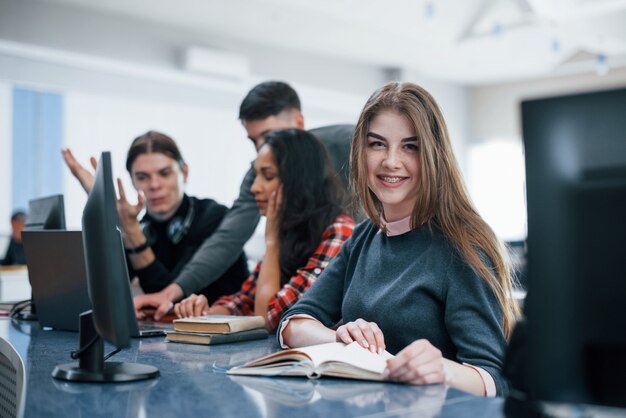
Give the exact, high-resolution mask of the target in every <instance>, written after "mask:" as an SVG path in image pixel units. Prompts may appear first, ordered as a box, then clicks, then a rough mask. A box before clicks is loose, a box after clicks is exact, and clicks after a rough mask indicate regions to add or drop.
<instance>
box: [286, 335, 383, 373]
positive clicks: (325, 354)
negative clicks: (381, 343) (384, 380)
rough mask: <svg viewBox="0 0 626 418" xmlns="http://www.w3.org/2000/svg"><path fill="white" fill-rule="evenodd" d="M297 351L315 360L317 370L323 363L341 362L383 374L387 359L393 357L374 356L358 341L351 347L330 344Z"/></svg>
mask: <svg viewBox="0 0 626 418" xmlns="http://www.w3.org/2000/svg"><path fill="white" fill-rule="evenodd" d="M297 351H301V352H303V353H306V354H307V355H308V356H309V357H310V358H311V359H312V360H313V365H314V366H315V367H316V368H317V367H319V366H320V365H321V364H323V363H328V362H340V363H346V364H350V365H353V366H356V367H359V368H361V369H363V370H368V371H371V372H374V373H382V372H383V370H385V367H387V359H390V358H392V357H393V356H392V355H391V354H390V353H389V352H387V351H385V352H384V353H383V354H374V353H372V352H371V351H369V350H367V349H365V348H363V347H361V346H360V345H359V344H358V343H357V342H356V341H355V342H353V343H352V344H349V345H345V344H343V343H328V344H319V345H313V346H309V347H301V348H299V349H298V350H297Z"/></svg>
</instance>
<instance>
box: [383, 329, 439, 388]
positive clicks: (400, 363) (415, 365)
mask: <svg viewBox="0 0 626 418" xmlns="http://www.w3.org/2000/svg"><path fill="white" fill-rule="evenodd" d="M387 370H388V374H387V376H388V378H389V379H390V380H395V381H398V382H405V383H412V384H431V383H443V382H445V377H446V371H445V365H444V362H443V355H442V353H441V351H440V350H439V349H437V348H436V347H434V346H433V345H432V344H431V343H430V342H429V341H428V340H417V341H415V342H413V343H412V344H410V345H409V346H407V347H405V348H404V349H403V350H402V351H400V352H399V353H398V355H397V356H396V357H394V358H392V359H389V360H388V361H387Z"/></svg>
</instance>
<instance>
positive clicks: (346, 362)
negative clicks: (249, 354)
mask: <svg viewBox="0 0 626 418" xmlns="http://www.w3.org/2000/svg"><path fill="white" fill-rule="evenodd" d="M392 357H393V356H392V355H391V354H389V353H388V352H386V351H385V352H384V353H383V354H374V353H372V352H370V351H369V350H367V349H365V348H363V347H361V346H360V345H359V344H358V343H356V342H353V343H352V344H349V345H345V344H343V343H328V344H319V345H313V346H309V347H301V348H298V349H292V350H285V351H280V352H278V353H274V354H270V355H268V356H265V357H261V358H260V359H257V360H253V361H251V362H249V363H246V364H244V365H242V366H239V367H233V368H232V369H230V370H229V371H228V374H230V375H248V376H302V377H308V378H309V379H316V378H319V377H321V376H329V377H341V378H346V379H359V380H374V381H382V380H384V379H383V371H384V370H385V368H386V367H387V360H388V359H390V358H392Z"/></svg>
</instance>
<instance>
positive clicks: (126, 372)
mask: <svg viewBox="0 0 626 418" xmlns="http://www.w3.org/2000/svg"><path fill="white" fill-rule="evenodd" d="M92 315H93V314H92V311H91V310H89V311H87V312H83V313H82V314H81V315H80V324H79V341H80V347H81V348H80V349H79V353H78V354H77V355H76V357H78V363H67V364H60V365H58V366H56V367H55V368H54V370H53V371H52V377H54V378H55V379H60V380H67V381H70V382H93V383H115V382H133V381H136V380H145V379H152V378H154V377H157V376H158V375H159V369H157V368H156V367H153V366H149V365H147V364H139V363H124V362H117V361H109V362H105V361H104V340H103V339H102V337H101V336H100V335H98V332H97V331H96V329H95V327H94V325H93V320H92Z"/></svg>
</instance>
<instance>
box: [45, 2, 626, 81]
mask: <svg viewBox="0 0 626 418" xmlns="http://www.w3.org/2000/svg"><path fill="white" fill-rule="evenodd" d="M45 1H47V2H50V3H63V4H69V5H74V6H78V7H81V8H87V9H92V10H94V11H99V12H107V13H114V14H120V15H124V16H128V17H133V18H137V19H141V20H145V21H149V22H154V23H158V24H165V25H168V26H170V27H180V28H184V30H186V31H194V32H196V33H206V34H207V37H210V36H215V35H219V36H220V37H222V38H231V39H236V40H238V41H244V42H250V43H255V44H267V45H271V46H272V47H277V48H284V49H286V50H299V51H302V52H311V53H314V54H317V55H320V54H322V55H328V56H332V57H334V58H340V59H345V60H350V61H355V62H362V63H367V64H370V65H371V64H373V65H376V66H380V67H384V68H398V69H410V70H416V71H419V72H421V73H423V74H424V75H427V76H431V77H434V78H437V79H442V80H447V81H452V82H457V83H462V84H486V83H494V82H503V81H515V80H522V79H530V78H539V77H546V76H555V75H562V74H572V73H583V72H591V71H597V72H598V73H599V74H602V73H604V72H605V71H607V70H609V71H610V70H611V69H613V68H618V67H625V66H626V0H385V1H383V0H177V1H172V0H45Z"/></svg>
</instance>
